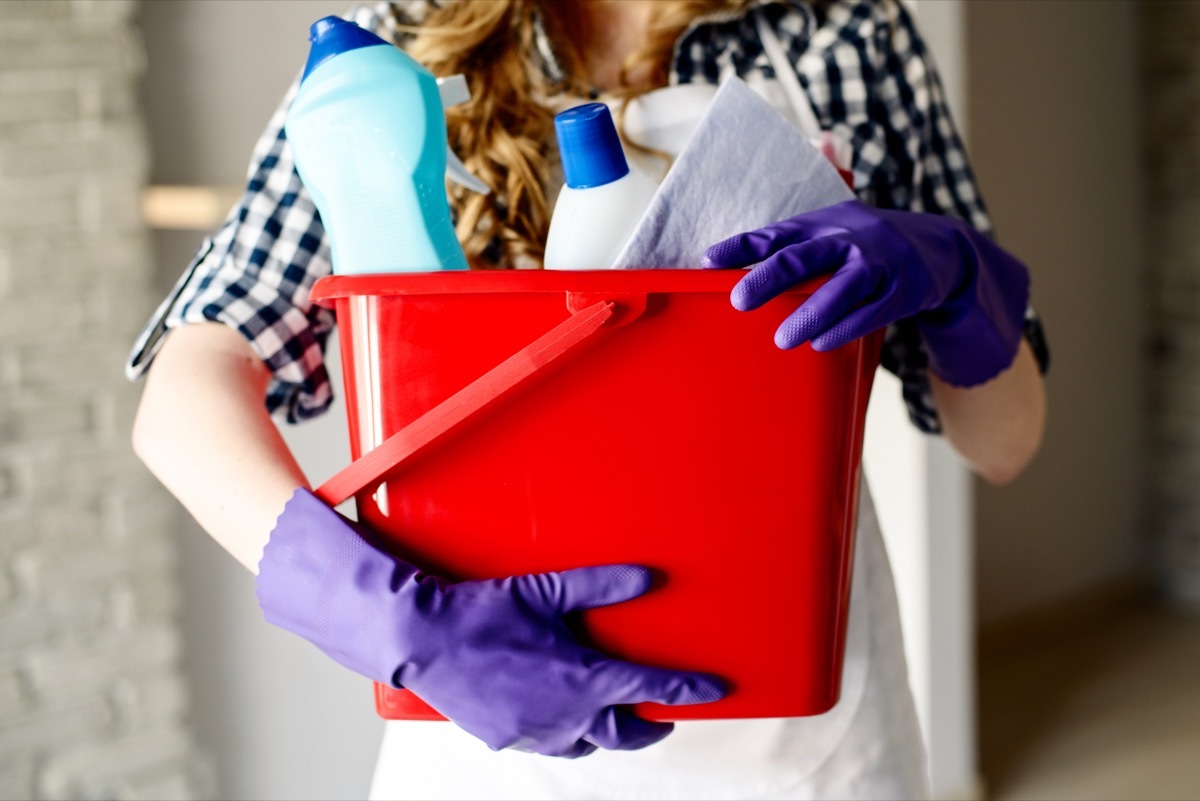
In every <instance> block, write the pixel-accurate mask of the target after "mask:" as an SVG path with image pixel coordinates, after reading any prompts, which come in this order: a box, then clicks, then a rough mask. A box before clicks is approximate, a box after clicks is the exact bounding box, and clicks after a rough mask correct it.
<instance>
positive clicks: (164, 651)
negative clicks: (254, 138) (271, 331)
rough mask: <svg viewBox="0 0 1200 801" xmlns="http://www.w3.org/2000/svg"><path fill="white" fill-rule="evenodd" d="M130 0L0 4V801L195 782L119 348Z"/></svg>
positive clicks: (156, 510) (129, 250)
mask: <svg viewBox="0 0 1200 801" xmlns="http://www.w3.org/2000/svg"><path fill="white" fill-rule="evenodd" d="M136 10H137V4H136V3H135V2H133V0H3V2H0V799H31V798H113V799H126V798H129V799H135V798H147V799H149V798H153V799H167V798H194V797H202V796H204V795H205V794H207V793H209V792H211V786H212V785H211V783H210V782H209V781H208V780H207V778H206V777H207V776H208V768H207V763H206V761H205V760H204V759H203V758H202V757H201V756H198V755H197V753H196V751H197V749H196V747H195V743H194V739H193V736H192V733H191V730H190V726H189V722H188V721H189V700H188V696H187V688H186V684H185V682H184V678H183V673H182V669H181V642H180V633H179V626H178V621H177V615H178V611H179V601H180V590H179V582H178V579H177V572H178V571H177V564H176V554H175V548H174V545H173V542H172V539H171V535H170V533H169V532H171V531H172V530H174V528H175V526H176V514H177V512H176V510H177V506H176V504H175V502H174V501H173V500H171V499H170V498H169V497H168V496H167V495H166V494H165V492H164V491H163V490H162V489H161V488H160V487H159V486H158V484H157V482H155V481H154V480H153V479H152V478H151V477H150V476H149V475H148V474H147V472H146V471H145V469H144V468H143V467H142V466H141V464H140V463H139V462H138V461H137V460H136V459H135V458H134V456H133V454H132V452H131V449H130V446H129V430H130V425H131V422H132V417H133V413H134V409H135V407H136V402H137V397H138V394H139V388H137V387H134V386H130V385H128V384H126V383H125V381H124V378H123V373H122V362H123V360H124V357H125V354H126V353H127V351H128V349H129V346H130V344H131V342H132V340H133V337H134V335H135V333H136V331H137V329H138V327H139V326H140V324H141V322H142V321H143V320H144V319H145V317H146V315H147V314H148V313H149V311H150V310H151V308H152V307H153V304H154V302H155V301H156V298H154V297H152V294H153V290H152V288H151V287H152V284H153V266H152V263H151V256H150V252H151V251H150V245H149V239H148V235H147V232H146V231H145V230H144V229H143V227H142V225H141V223H140V221H139V219H138V213H137V197H138V192H139V189H140V187H141V186H142V184H143V183H144V181H145V177H146V174H147V169H148V163H149V158H148V152H147V144H146V142H147V140H146V136H145V132H144V129H143V119H142V110H141V108H140V104H139V101H138V96H139V95H138V86H139V81H140V80H141V75H142V71H143V70H144V55H143V50H142V43H141V41H140V38H139V34H138V31H137V28H136V25H135V19H134V16H135V12H136Z"/></svg>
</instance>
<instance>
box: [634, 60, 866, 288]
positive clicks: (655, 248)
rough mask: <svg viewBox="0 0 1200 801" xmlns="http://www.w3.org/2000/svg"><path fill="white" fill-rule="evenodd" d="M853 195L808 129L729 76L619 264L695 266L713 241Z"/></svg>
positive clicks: (662, 186)
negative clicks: (801, 128) (795, 124)
mask: <svg viewBox="0 0 1200 801" xmlns="http://www.w3.org/2000/svg"><path fill="white" fill-rule="evenodd" d="M853 197H854V193H853V192H851V191H850V189H849V188H848V187H847V186H846V183H845V181H844V180H843V179H842V177H841V176H840V175H839V174H838V171H837V169H836V168H834V166H833V165H832V164H831V163H830V161H829V159H828V158H827V157H826V156H825V155H824V154H823V153H821V151H820V150H818V149H817V148H816V147H814V146H813V144H812V143H811V142H810V141H809V140H808V138H807V137H806V136H804V134H802V133H800V132H799V131H797V130H796V129H795V128H794V127H792V124H791V123H790V122H788V120H787V119H786V118H785V117H784V116H783V115H782V114H780V113H779V112H778V111H776V110H775V108H774V107H772V106H771V104H770V103H768V102H767V101H766V100H764V99H763V98H762V97H760V96H759V95H758V94H757V93H755V91H754V90H753V89H751V88H750V87H749V86H747V85H746V83H745V82H744V81H742V80H741V79H739V78H736V77H731V78H728V79H726V81H725V82H724V83H722V84H721V87H720V88H719V89H718V90H717V93H716V95H715V96H714V97H713V100H712V103H711V105H710V106H709V108H708V110H707V111H706V112H705V114H704V116H703V117H702V118H701V120H700V123H699V125H698V126H697V128H696V132H695V133H694V134H693V135H692V137H691V139H690V140H689V142H688V144H687V146H686V147H685V148H684V149H683V151H682V152H681V153H680V154H679V157H678V158H677V159H676V160H675V163H674V164H673V165H672V167H671V170H670V171H669V172H668V173H667V176H666V178H664V179H663V182H662V185H661V186H660V187H659V189H658V193H657V194H656V195H655V196H654V198H653V200H651V201H650V206H649V208H648V209H647V210H646V213H645V215H644V216H643V217H642V220H641V222H640V223H639V224H638V227H637V228H636V229H635V230H634V233H633V236H632V237H630V240H629V242H628V243H627V244H626V245H625V248H624V250H622V251H621V253H620V255H618V257H617V261H616V264H615V265H614V266H615V267H617V268H618V269H667V268H684V267H695V268H698V267H699V266H700V259H701V257H702V256H703V255H704V251H705V249H706V248H707V247H708V246H709V245H712V244H713V243H715V242H720V241H721V240H723V239H726V238H728V237H730V236H733V235H734V234H738V233H742V232H743V231H753V230H755V229H757V228H762V227H763V226H766V225H769V224H771V223H773V222H776V221H778V220H785V219H787V218H789V217H793V216H795V215H797V214H803V213H804V212H807V211H813V210H814V209H819V208H823V207H825V206H831V205H833V204H835V203H840V202H841V201H843V200H849V199H851V198H853Z"/></svg>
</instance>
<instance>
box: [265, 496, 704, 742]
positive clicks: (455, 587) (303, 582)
mask: <svg viewBox="0 0 1200 801" xmlns="http://www.w3.org/2000/svg"><path fill="white" fill-rule="evenodd" d="M364 534H367V535H368V536H369V533H368V532H365V531H364V530H362V529H361V528H359V527H358V526H357V525H356V524H354V523H351V522H350V521H349V520H347V519H346V518H344V517H342V516H341V515H339V514H338V513H337V512H335V511H334V510H332V509H330V508H329V507H328V506H326V505H325V504H324V503H322V502H321V501H320V500H318V499H317V498H316V497H315V496H313V495H312V494H311V493H310V492H308V491H307V490H304V489H300V490H297V491H296V494H295V495H293V496H292V498H291V500H290V501H288V503H287V506H286V507H285V508H284V511H283V513H282V514H281V515H280V517H279V520H278V523H277V524H276V526H275V529H274V531H272V533H271V539H270V541H269V543H268V544H267V547H266V549H265V550H264V553H263V559H262V562H261V563H260V565H259V576H258V597H259V603H260V605H261V606H262V609H263V613H264V615H265V616H266V618H267V620H268V621H269V622H271V623H274V624H275V625H278V626H281V627H283V628H285V629H288V630H289V631H292V632H294V633H296V634H299V635H300V636H302V637H304V638H305V639H307V640H309V641H310V642H312V643H313V644H314V645H316V646H317V647H319V648H321V650H323V651H324V652H325V653H327V654H328V655H329V656H331V657H333V658H334V659H335V660H337V661H338V662H340V663H341V664H343V665H345V666H346V667H349V668H351V669H352V670H355V671H357V672H358V673H361V674H363V675H365V676H367V677H368V678H371V679H374V680H375V681H379V682H382V683H384V684H389V685H391V686H393V687H403V688H406V689H409V690H412V691H413V692H414V693H416V695H417V696H419V697H420V698H421V699H422V700H423V701H425V702H426V703H428V704H429V705H430V706H432V707H433V708H434V709H436V710H437V711H438V712H440V713H441V714H442V715H444V716H445V717H447V718H448V719H450V720H452V721H454V722H455V723H457V724H458V725H459V726H461V727H462V728H463V729H465V730H466V731H468V732H470V733H471V734H473V735H475V736H476V737H478V738H479V739H481V740H483V742H485V743H486V744H487V745H488V746H489V747H490V748H492V749H494V750H499V749H502V748H513V749H517V750H522V751H532V752H536V753H539V754H546V755H550V756H563V757H579V756H584V755H586V754H589V753H591V752H592V751H594V750H596V748H606V749H623V750H632V749H638V748H644V747H645V746H648V745H651V744H653V743H655V742H658V741H659V740H661V739H662V738H664V737H666V736H667V735H668V734H669V733H670V732H671V729H672V728H673V727H672V724H670V723H658V722H651V721H647V720H644V719H642V718H639V717H637V716H636V715H634V714H633V713H632V712H630V711H629V710H628V709H625V708H623V707H624V706H626V705H629V704H637V703H642V702H652V703H659V704H694V703H706V702H709V701H716V700H718V699H720V698H721V697H723V696H724V695H725V686H724V684H723V682H721V681H720V680H719V679H717V678H716V677H714V676H709V675H706V674H700V673H689V672H681V671H673V670H663V669H659V668H652V667H646V666H643V665H636V664H632V663H629V662H622V661H619V660H615V659H611V658H609V657H608V656H606V655H604V654H603V653H600V652H599V651H596V650H594V649H592V648H588V647H586V646H584V645H581V644H580V643H579V642H578V641H577V640H576V639H575V637H574V635H573V634H572V633H571V631H570V629H569V628H568V627H567V625H566V622H565V620H564V616H565V615H566V614H567V613H569V612H573V611H577V610H582V609H590V608H594V607H598V606H606V605H608V604H614V603H619V602H621V601H627V600H630V599H632V598H636V597H637V596H639V595H641V594H643V593H644V592H646V591H647V590H648V589H649V586H650V574H649V571H647V570H646V569H645V568H643V567H638V566H634V565H612V566H602V567H585V568H579V569H575V570H567V571H563V572H561V573H543V574H537V575H524V576H516V577H513V578H506V579H493V580H488V581H465V582H458V583H451V582H446V581H444V580H442V579H439V578H436V577H433V576H426V575H423V574H422V573H421V572H420V571H419V570H417V569H416V568H415V567H413V566H412V565H409V564H406V563H404V562H402V561H400V560H398V559H396V558H394V557H392V556H390V555H388V554H386V553H384V552H383V551H381V550H379V549H377V548H375V547H374V546H372V545H371V544H370V542H369V541H368V539H367V538H366V537H364Z"/></svg>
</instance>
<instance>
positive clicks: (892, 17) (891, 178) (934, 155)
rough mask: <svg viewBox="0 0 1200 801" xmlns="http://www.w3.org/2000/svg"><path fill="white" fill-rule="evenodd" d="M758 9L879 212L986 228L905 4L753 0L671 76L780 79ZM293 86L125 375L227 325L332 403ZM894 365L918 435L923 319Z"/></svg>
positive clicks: (289, 380)
mask: <svg viewBox="0 0 1200 801" xmlns="http://www.w3.org/2000/svg"><path fill="white" fill-rule="evenodd" d="M434 4H436V0H407V1H406V2H396V3H377V4H375V5H372V6H361V7H358V8H356V9H354V10H353V11H352V12H351V13H350V14H349V15H348V18H350V19H352V20H354V21H355V22H356V23H358V24H359V25H360V26H362V27H364V28H366V29H368V30H371V31H374V32H375V33H376V34H378V35H380V36H381V37H383V38H384V39H387V40H389V41H394V42H396V44H398V45H400V46H404V44H405V36H404V35H401V34H399V33H397V31H396V26H397V24H398V23H404V24H419V23H420V22H421V21H422V20H423V19H424V18H425V15H426V14H427V12H428V10H429V8H430V6H431V5H434ZM753 15H763V16H764V18H765V21H766V22H767V24H768V25H769V26H770V27H771V28H772V29H773V30H774V31H775V32H776V34H777V36H778V38H779V40H780V42H781V44H782V45H783V48H784V50H785V52H786V54H787V56H788V59H789V61H790V62H791V63H792V64H794V65H795V69H796V73H797V75H798V76H799V79H800V82H801V84H802V86H804V88H805V89H806V90H807V92H808V95H809V99H810V101H811V103H812V106H813V110H814V111H815V112H816V115H817V119H818V120H819V121H820V123H821V126H822V127H823V128H825V129H827V130H829V131H831V132H832V133H833V135H834V136H836V137H838V138H840V139H842V140H843V141H845V142H849V143H850V145H851V146H852V150H853V162H852V170H853V173H854V188H855V192H856V194H857V195H858V197H859V199H861V200H862V201H863V202H865V203H869V204H872V205H875V206H878V207H882V208H889V209H905V210H910V211H924V212H932V213H938V214H947V215H952V216H955V217H958V218H961V219H963V220H966V221H968V222H969V223H971V224H972V225H973V226H974V227H976V228H977V229H979V230H980V231H983V232H985V233H988V234H991V232H992V228H991V221H990V219H989V218H988V214H987V211H986V209H985V207H984V205H983V201H982V199H981V198H980V197H979V192H978V190H977V189H976V186H975V178H974V175H973V174H972V172H971V168H970V166H969V164H968V162H967V158H966V153H965V151H964V149H963V146H962V142H961V141H960V139H959V137H958V133H957V131H956V130H955V127H954V124H953V122H952V120H951V118H950V115H949V111H948V109H947V108H946V104H945V98H944V95H943V91H942V86H941V82H940V80H939V78H938V75H937V73H936V71H935V69H934V65H933V62H932V59H931V57H930V54H929V53H928V51H927V50H926V48H925V44H924V42H923V41H922V40H921V37H920V35H919V34H918V32H917V29H916V27H915V25H914V23H913V20H912V18H911V16H910V15H909V13H908V11H907V10H906V9H905V8H904V7H903V5H902V4H901V3H899V2H895V0H837V1H836V2H833V3H830V4H828V5H818V6H816V7H814V6H812V5H810V4H809V3H807V2H804V1H803V0H758V2H756V3H755V4H754V5H752V6H751V8H750V9H749V10H748V11H746V12H743V13H741V14H729V13H725V14H714V15H711V16H709V17H706V18H702V19H700V20H697V21H696V22H695V23H693V24H692V25H691V26H690V27H689V28H688V29H687V30H686V31H685V32H684V34H683V35H682V36H681V37H680V39H679V41H678V42H677V43H676V46H675V53H674V61H673V64H672V69H671V75H670V81H671V83H673V84H674V83H695V82H703V83H711V84H718V83H720V82H721V81H722V80H723V79H724V78H726V77H728V76H731V75H737V76H738V77H740V78H742V79H743V80H745V81H746V82H747V83H749V84H750V85H754V84H755V83H758V82H761V81H762V80H765V79H772V78H774V77H775V72H774V69H773V68H772V66H771V63H770V61H769V60H768V58H767V56H766V54H765V53H764V51H763V47H762V44H761V42H760V40H759V36H758V33H757V31H756V28H755V19H754V16H753ZM531 56H532V57H533V58H534V59H535V60H536V61H537V63H538V64H539V65H540V67H541V69H543V71H545V72H546V74H547V75H548V76H550V77H551V78H554V77H557V75H559V74H561V70H560V68H559V66H558V63H557V61H556V60H555V57H554V51H553V49H552V48H551V46H550V43H549V41H548V39H547V37H546V35H545V32H544V31H541V30H539V35H538V37H537V48H536V52H534V53H532V54H531ZM296 87H297V84H293V86H292V87H291V89H290V90H289V91H288V93H287V95H286V97H285V98H284V101H283V103H282V104H281V105H280V107H279V109H278V110H277V111H276V113H275V115H274V116H273V118H272V119H271V121H270V123H269V124H268V126H267V129H266V131H265V132H264V133H263V135H262V137H261V138H260V139H259V141H258V144H257V145H256V147H255V149H254V153H253V156H252V158H251V163H250V168H249V172H248V182H247V186H246V191H245V193H244V195H243V196H242V199H241V200H240V201H239V202H238V203H237V205H236V206H234V208H233V209H232V210H231V211H230V213H229V216H228V218H227V219H226V220H225V223H224V225H223V226H222V227H221V229H220V230H219V231H218V232H217V233H216V235H215V236H214V237H212V238H211V239H208V240H206V241H205V242H204V243H203V245H202V246H201V247H200V249H199V251H198V253H197V255H196V257H195V259H194V260H193V261H192V263H191V264H190V265H189V266H188V268H187V269H186V270H185V271H184V274H183V276H182V277H181V278H180V280H179V282H178V283H177V284H176V286H175V289H174V290H173V291H172V292H171V294H170V295H169V296H168V297H167V298H166V300H164V301H163V303H162V305H161V306H160V307H159V308H158V310H157V312H156V313H155V315H154V316H153V318H152V319H151V320H150V322H149V323H148V325H147V326H146V328H145V330H144V331H143V332H142V335H141V336H140V337H139V339H138V342H137V343H136V344H135V346H134V349H133V352H132V354H131V356H130V361H129V363H128V366H127V368H126V372H127V374H128V375H129V377H130V378H131V379H135V378H138V377H140V376H141V375H142V374H144V373H145V371H146V370H147V368H148V367H149V364H150V362H151V360H152V359H153V357H154V354H155V353H156V352H157V350H158V347H159V346H160V345H161V342H162V339H163V336H164V335H165V333H166V331H167V330H168V329H170V328H172V327H175V326H178V325H182V324H185V323H191V322H203V321H216V322H221V323H224V324H226V325H229V326H231V327H233V328H235V329H237V330H238V331H240V332H241V333H242V334H243V335H244V336H245V337H246V339H247V340H248V341H249V342H250V344H251V347H252V348H253V349H254V351H255V352H256V353H257V354H258V355H259V356H260V357H261V358H262V360H263V361H264V362H265V363H266V365H267V366H268V368H269V369H270V370H271V373H272V375H273V380H272V381H271V384H270V387H269V389H268V394H267V399H266V402H267V407H268V409H269V410H270V411H271V412H272V413H273V414H279V415H283V416H286V418H287V419H288V420H289V421H291V422H295V421H298V420H302V419H306V418H310V417H314V416H316V415H318V414H320V413H322V412H323V411H325V410H326V409H327V408H328V407H329V405H330V403H331V402H332V400H333V390H332V386H331V383H330V379H329V374H328V373H327V372H326V369H325V361H324V349H325V343H326V340H327V339H328V336H329V333H330V331H331V330H332V329H333V325H334V321H333V317H332V314H331V312H330V311H328V310H327V309H324V308H322V307H319V306H315V305H313V304H312V303H311V302H310V300H309V293H310V290H311V289H312V286H313V283H314V282H315V281H316V280H317V279H318V278H321V277H322V276H325V275H328V274H329V273H330V270H331V267H330V249H329V243H328V241H327V240H326V237H325V231H324V228H323V227H322V225H321V220H320V218H319V216H318V214H317V210H316V207H315V206H314V205H313V202H312V200H311V199H310V198H309V196H308V193H307V192H306V191H305V189H304V186H303V185H302V184H301V182H300V178H299V176H298V175H297V173H296V170H295V167H294V165H293V162H292V155H291V151H290V148H289V146H288V143H287V140H286V139H285V138H284V132H283V123H284V119H285V116H286V113H287V109H288V106H289V105H290V103H291V99H292V97H293V96H294V94H295V91H296ZM1025 328H1026V337H1027V339H1028V340H1029V341H1030V343H1031V344H1032V345H1033V349H1034V352H1035V354H1036V355H1037V357H1038V361H1039V363H1040V364H1041V366H1042V369H1043V370H1044V369H1045V367H1046V364H1047V361H1048V355H1047V351H1046V347H1045V342H1044V338H1043V337H1042V332H1041V326H1040V323H1039V322H1038V319H1037V317H1036V315H1035V314H1034V313H1033V312H1032V310H1030V312H1029V313H1028V314H1027V316H1026V326H1025ZM882 364H883V366H884V367H885V368H886V369H888V370H889V371H891V372H892V373H894V374H896V375H897V376H898V377H899V378H900V381H901V385H902V387H903V394H904V399H905V402H906V404H907V406H908V411H909V416H910V418H911V419H912V421H913V423H914V424H915V425H916V426H917V427H918V428H920V429H921V430H923V431H927V432H937V431H938V430H939V423H938V418H937V412H936V409H935V408H934V405H933V401H932V397H931V393H930V387H929V372H928V359H927V357H926V354H925V351H924V347H923V345H922V342H921V339H920V337H919V335H918V334H917V332H916V330H915V329H914V327H913V326H912V325H910V324H907V323H905V322H901V323H898V324H896V325H893V326H891V327H890V328H889V329H888V332H887V336H886V338H885V344H884V349H883V354H882Z"/></svg>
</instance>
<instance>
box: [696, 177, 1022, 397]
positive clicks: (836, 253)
mask: <svg viewBox="0 0 1200 801" xmlns="http://www.w3.org/2000/svg"><path fill="white" fill-rule="evenodd" d="M752 264H757V266H756V267H754V268H753V269H752V270H750V272H749V273H747V275H746V276H745V277H744V278H742V280H741V281H739V282H738V284H737V286H735V287H734V288H733V293H732V296H731V300H732V302H733V305H734V306H735V307H736V308H738V309H740V310H742V311H748V310H750V309H756V308H758V307H759V306H761V305H763V304H764V303H766V302H767V301H768V300H770V299H771V298H773V297H775V296H776V295H778V294H779V293H781V292H783V291H785V290H787V289H789V288H791V287H793V286H795V285H796V284H799V283H801V282H803V281H807V280H808V279H810V278H815V277H817V276H819V275H822V274H825V273H833V276H832V277H831V278H830V279H829V280H828V281H827V282H826V283H825V284H824V285H822V286H821V287H820V288H819V289H817V290H816V291H815V292H814V293H813V294H812V296H811V297H809V298H808V299H806V300H805V301H804V302H803V303H802V304H801V305H800V307H799V308H797V309H796V310H795V311H794V312H792V314H791V315H790V316H788V318H787V319H786V320H784V322H783V324H782V325H780V327H779V329H778V330H777V331H776V332H775V343H776V344H777V345H778V346H779V347H781V348H794V347H796V346H797V345H800V344H802V343H803V342H805V341H807V340H811V341H812V347H813V349H814V350H818V351H826V350H832V349H833V348H836V347H838V346H839V345H844V344H845V343H847V342H850V341H851V340H853V339H857V338H858V337H861V336H865V335H866V334H869V333H871V332H872V331H875V330H877V329H879V328H883V327H884V326H887V325H890V324H892V323H894V322H897V321H899V320H903V319H906V318H912V321H913V323H914V324H915V326H916V328H917V330H918V331H919V332H920V334H921V337H922V339H923V340H924V342H925V346H926V349H927V351H928V353H929V362H930V367H931V368H932V369H933V371H934V372H935V373H936V374H937V375H938V376H940V377H941V378H942V379H943V380H944V381H946V382H948V383H950V384H954V385H956V386H962V387H968V386H973V385H976V384H981V383H983V382H984V381H987V380H989V379H991V378H994V377H995V376H996V375H998V374H999V373H1000V372H1002V371H1003V370H1005V369H1006V368H1008V367H1009V366H1010V365H1011V364H1012V362H1013V359H1014V358H1015V357H1016V353H1017V347H1018V346H1019V344H1020V341H1021V333H1022V328H1023V324H1024V320H1025V307H1026V304H1027V303H1028V301H1029V272H1028V271H1027V270H1026V269H1025V266H1024V265H1023V264H1021V262H1019V261H1018V260H1017V259H1016V258H1014V257H1013V256H1011V255H1010V254H1009V253H1007V252H1005V251H1004V250H1002V249H1001V248H1000V247H999V246H998V245H996V244H995V243H993V242H992V241H991V240H990V239H988V238H987V237H986V236H984V235H983V234H981V233H979V232H978V231H976V230H975V229H974V228H972V227H971V226H969V225H967V224H966V223H964V222H962V221H961V220H957V219H954V218H952V217H944V216H941V215H935V214H919V213H915V212H904V211H886V210H882V209H876V208H872V207H870V206H867V205H865V204H863V203H860V202H859V201H857V200H848V201H845V202H842V203H838V204H837V205H834V206H829V207H828V208H823V209H818V210H817V211H813V212H809V213H807V214H801V215H799V216H797V217H792V218H791V219H789V220H784V221H782V222H777V223H775V224H773V225H769V226H767V227H766V228H761V229H759V230H757V231H751V232H748V233H743V234H738V235H737V236H733V237H730V238H729V239H726V240H724V241H723V242H718V243H717V244H715V245H713V246H712V247H710V248H709V249H708V250H707V251H706V252H705V256H704V261H703V263H702V266H703V267H713V268H726V267H745V266H748V265H752Z"/></svg>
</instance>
